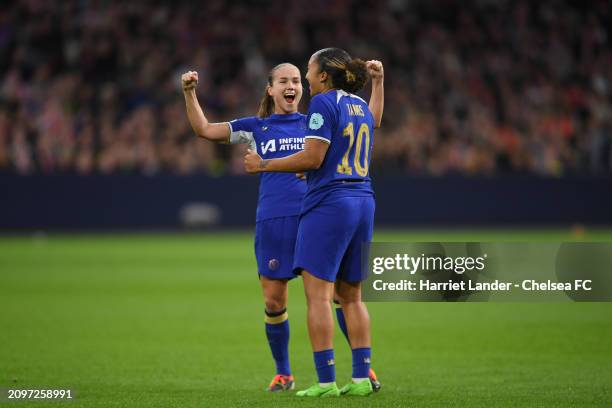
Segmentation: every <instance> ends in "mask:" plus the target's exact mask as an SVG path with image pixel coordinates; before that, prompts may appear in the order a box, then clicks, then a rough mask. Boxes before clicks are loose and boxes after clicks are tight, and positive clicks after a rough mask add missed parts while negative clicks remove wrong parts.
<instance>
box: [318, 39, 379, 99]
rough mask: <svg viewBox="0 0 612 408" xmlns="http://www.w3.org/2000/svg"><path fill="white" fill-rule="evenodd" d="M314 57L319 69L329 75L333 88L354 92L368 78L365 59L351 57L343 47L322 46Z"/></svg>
mask: <svg viewBox="0 0 612 408" xmlns="http://www.w3.org/2000/svg"><path fill="white" fill-rule="evenodd" d="M314 58H315V60H316V61H317V63H318V64H319V70H320V71H321V72H327V75H329V78H330V80H331V86H332V87H333V88H340V89H342V90H344V91H346V92H349V93H355V92H359V91H360V90H361V89H362V88H363V87H364V86H365V84H366V83H367V82H368V79H370V78H369V76H368V68H367V65H366V63H365V61H363V60H361V59H359V58H352V57H351V56H350V55H349V53H348V52H346V51H344V50H343V49H340V48H324V49H322V50H319V51H317V52H315V54H314Z"/></svg>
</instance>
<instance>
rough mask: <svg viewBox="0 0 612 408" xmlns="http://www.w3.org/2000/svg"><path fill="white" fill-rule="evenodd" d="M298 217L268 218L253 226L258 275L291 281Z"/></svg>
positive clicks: (293, 275)
mask: <svg viewBox="0 0 612 408" xmlns="http://www.w3.org/2000/svg"><path fill="white" fill-rule="evenodd" d="M298 219H299V216H297V215H295V216H292V217H278V218H270V219H267V220H263V221H258V222H257V224H256V225H255V258H257V270H258V272H259V275H262V276H265V277H266V278H269V279H293V278H295V274H294V273H293V251H294V250H295V238H296V236H297V228H298Z"/></svg>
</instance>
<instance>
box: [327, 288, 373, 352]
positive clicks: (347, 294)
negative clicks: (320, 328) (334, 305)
mask: <svg viewBox="0 0 612 408" xmlns="http://www.w3.org/2000/svg"><path fill="white" fill-rule="evenodd" d="M335 289H336V299H337V300H339V301H340V304H341V305H342V309H343V310H344V318H345V320H346V327H347V329H348V334H349V342H350V343H351V347H352V348H354V349H357V348H363V347H370V343H371V339H370V316H369V314H368V309H367V308H366V305H365V304H364V303H363V302H362V301H361V282H355V283H350V282H345V281H343V280H338V281H337V282H336V285H335Z"/></svg>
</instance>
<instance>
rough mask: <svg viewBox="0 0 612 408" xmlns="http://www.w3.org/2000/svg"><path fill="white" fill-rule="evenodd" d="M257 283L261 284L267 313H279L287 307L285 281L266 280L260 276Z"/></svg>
mask: <svg viewBox="0 0 612 408" xmlns="http://www.w3.org/2000/svg"><path fill="white" fill-rule="evenodd" d="M259 282H261V289H262V291H263V297H264V303H265V305H266V311H267V312H271V313H274V312H280V311H281V310H283V309H284V308H286V307H287V297H288V290H287V286H288V285H287V280H286V279H283V280H279V279H268V278H266V277H265V276H261V279H259Z"/></svg>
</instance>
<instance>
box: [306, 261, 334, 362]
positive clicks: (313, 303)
mask: <svg viewBox="0 0 612 408" xmlns="http://www.w3.org/2000/svg"><path fill="white" fill-rule="evenodd" d="M302 277H303V279H304V292H305V293H306V303H307V305H308V334H309V335H310V344H311V345H312V351H315V352H316V351H322V350H328V349H331V348H333V337H334V319H333V317H332V308H331V300H332V298H333V292H334V289H333V288H334V284H333V283H332V282H328V281H326V280H323V279H319V278H317V277H315V276H314V275H312V274H310V273H309V272H308V271H306V270H304V271H302Z"/></svg>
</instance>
